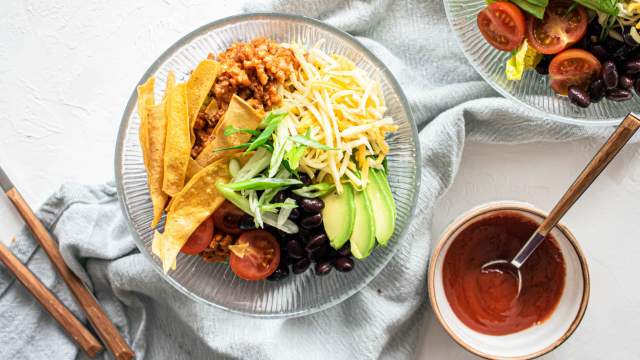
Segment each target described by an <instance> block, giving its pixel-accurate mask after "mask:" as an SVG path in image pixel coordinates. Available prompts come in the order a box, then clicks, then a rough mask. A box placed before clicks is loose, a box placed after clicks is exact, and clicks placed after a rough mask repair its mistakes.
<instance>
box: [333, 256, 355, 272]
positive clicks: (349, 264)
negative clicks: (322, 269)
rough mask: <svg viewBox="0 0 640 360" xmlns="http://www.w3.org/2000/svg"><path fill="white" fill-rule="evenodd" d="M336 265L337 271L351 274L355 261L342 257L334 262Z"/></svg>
mask: <svg viewBox="0 0 640 360" xmlns="http://www.w3.org/2000/svg"><path fill="white" fill-rule="evenodd" d="M334 265H335V267H336V270H338V271H342V272H349V271H351V270H353V260H351V259H350V258H348V257H344V256H341V257H339V258H336V259H335V261H334Z"/></svg>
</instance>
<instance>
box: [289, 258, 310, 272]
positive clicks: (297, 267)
mask: <svg viewBox="0 0 640 360" xmlns="http://www.w3.org/2000/svg"><path fill="white" fill-rule="evenodd" d="M310 265H311V261H309V259H300V260H298V261H296V262H295V263H294V264H293V273H294V274H296V275H297V274H302V273H303V272H305V271H307V269H308V268H309V266H310Z"/></svg>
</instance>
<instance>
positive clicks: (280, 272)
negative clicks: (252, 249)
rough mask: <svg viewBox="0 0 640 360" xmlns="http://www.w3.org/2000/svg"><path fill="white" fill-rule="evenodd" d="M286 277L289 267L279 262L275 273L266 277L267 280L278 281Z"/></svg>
mask: <svg viewBox="0 0 640 360" xmlns="http://www.w3.org/2000/svg"><path fill="white" fill-rule="evenodd" d="M287 276H289V267H288V266H287V265H286V264H284V263H282V262H281V263H280V265H278V268H277V269H276V271H274V272H273V274H271V275H269V277H267V280H270V281H279V280H282V279H284V278H286V277H287Z"/></svg>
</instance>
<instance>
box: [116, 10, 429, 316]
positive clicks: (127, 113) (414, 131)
mask: <svg viewBox="0 0 640 360" xmlns="http://www.w3.org/2000/svg"><path fill="white" fill-rule="evenodd" d="M257 18H258V19H259V18H270V19H278V20H285V21H286V20H296V21H301V22H304V23H307V24H308V25H310V26H315V27H318V28H321V29H323V30H326V31H327V32H330V33H332V34H333V35H335V36H336V37H338V38H340V39H342V40H344V41H345V42H346V43H348V44H349V45H351V46H353V47H354V48H356V49H357V50H359V51H361V52H362V53H363V54H364V55H366V56H367V57H368V59H369V60H370V61H371V62H372V63H374V64H375V65H376V66H377V67H378V70H379V71H381V72H382V73H383V75H384V76H386V77H387V78H388V80H389V83H390V85H391V87H392V88H393V91H394V92H395V93H396V95H397V97H398V99H399V100H400V103H401V104H402V108H403V109H404V111H405V112H406V115H407V119H408V121H409V126H410V127H411V136H412V138H413V140H414V144H415V149H414V151H415V160H416V167H415V194H414V197H413V199H412V202H411V207H410V211H409V220H408V222H407V224H406V226H405V227H404V228H403V229H402V230H401V231H400V232H399V233H398V242H401V241H404V239H405V235H406V232H407V231H408V229H409V227H410V225H411V222H412V221H411V219H413V218H414V216H415V212H416V205H417V201H418V193H419V191H420V182H421V173H422V169H421V166H420V164H421V154H420V140H419V136H418V128H417V126H416V122H415V119H414V117H413V112H412V110H411V106H410V105H409V102H408V100H407V98H406V95H405V94H404V91H403V90H402V87H401V86H400V84H399V83H398V80H397V79H396V77H395V76H394V75H393V73H392V72H391V70H389V68H388V67H387V66H386V65H385V64H384V63H383V62H382V61H381V60H380V59H379V58H378V57H377V56H376V55H374V54H373V52H371V51H370V50H369V49H368V48H366V47H365V46H364V45H363V44H362V43H361V42H360V41H359V40H358V39H356V38H355V37H353V36H351V35H350V34H348V33H346V32H344V31H342V30H340V29H338V28H336V27H334V26H331V25H329V24H326V23H324V22H321V21H319V20H316V19H313V18H310V17H307V16H303V15H294V14H284V13H277V12H255V13H245V14H238V15H233V16H228V17H224V18H222V19H218V20H215V21H212V22H209V23H207V24H205V25H202V26H200V27H198V28H196V29H195V30H193V31H191V32H190V33H188V34H187V35H185V36H183V37H181V38H180V39H178V40H177V41H176V42H174V43H173V44H172V45H171V46H169V48H167V50H165V51H164V52H163V53H162V54H161V55H160V56H159V57H158V58H157V59H156V60H155V61H154V62H153V63H152V64H151V66H150V67H149V68H148V69H147V70H146V71H145V73H144V74H143V75H142V77H141V78H140V80H139V81H138V84H136V86H135V87H134V89H133V91H132V93H131V96H130V97H129V101H128V102H127V105H126V107H125V110H124V113H123V115H122V118H121V120H120V128H119V129H118V135H117V140H116V151H115V158H114V170H115V178H116V186H117V191H118V202H119V203H120V208H121V210H122V213H123V214H124V215H125V216H124V217H125V218H126V220H127V226H128V227H129V230H130V232H131V233H132V235H133V238H134V241H135V243H136V247H137V248H138V250H139V251H140V253H142V255H143V256H144V257H145V259H146V260H148V261H149V263H151V265H152V268H153V269H154V270H155V271H156V272H157V273H158V274H160V276H161V277H162V278H163V279H164V280H165V281H167V282H168V283H169V284H171V285H172V286H173V287H175V288H176V289H178V290H179V291H180V292H182V293H183V294H185V295H187V296H188V297H189V298H191V299H193V300H195V301H197V302H199V303H202V304H206V305H209V306H213V307H216V308H219V309H222V310H226V311H229V312H232V313H236V314H241V315H245V316H249V317H256V318H271V319H274V318H293V317H299V316H303V315H309V314H313V313H316V312H319V311H322V310H325V309H328V308H330V307H333V306H335V305H337V304H340V303H341V302H343V301H344V300H346V299H348V298H350V297H351V296H353V295H354V294H356V293H358V292H359V291H360V290H362V289H363V288H364V287H365V286H367V285H368V284H369V283H370V282H371V281H372V280H373V279H374V278H375V277H376V276H378V274H379V273H380V272H381V271H382V270H383V269H384V268H386V266H387V265H388V264H389V261H391V259H392V258H393V257H394V256H395V254H396V252H397V251H398V249H399V245H398V246H395V247H394V248H393V249H392V250H391V256H389V257H388V258H387V259H385V260H384V261H383V263H382V266H380V267H378V268H377V269H375V271H372V272H371V273H369V274H368V275H367V276H366V277H364V278H363V281H362V283H361V284H360V285H359V286H357V287H354V288H352V289H350V290H349V291H347V292H345V293H343V294H341V295H339V296H337V297H336V299H335V300H333V301H330V302H326V303H324V304H320V305H318V306H315V307H310V308H308V309H304V310H299V311H296V312H291V313H268V314H263V313H251V312H246V311H240V310H236V309H232V308H229V307H226V306H223V305H220V304H217V303H214V302H211V301H208V300H206V299H204V298H202V297H200V296H198V295H196V294H194V293H192V292H191V291H189V290H188V289H186V288H185V287H184V286H182V285H181V284H180V283H179V282H178V281H176V280H174V279H173V278H172V277H170V276H168V275H167V274H165V273H164V272H163V270H162V268H161V267H160V266H159V265H158V264H157V263H156V262H155V261H153V259H152V257H151V254H150V253H149V252H148V251H147V249H146V247H145V245H144V242H143V241H142V239H141V238H140V235H139V234H138V232H137V230H136V228H135V226H134V224H133V223H132V217H131V214H130V213H129V209H128V207H127V202H126V201H125V197H124V196H123V194H124V183H123V177H122V173H123V169H122V162H121V161H120V160H121V159H122V157H123V146H124V138H125V136H126V132H127V128H128V127H129V121H130V119H131V113H132V112H133V109H134V108H135V106H136V102H137V98H138V96H137V91H136V88H137V86H138V85H141V84H143V83H144V81H145V80H146V79H147V78H148V77H149V76H151V75H152V74H154V73H155V72H156V71H157V70H158V68H159V67H160V65H161V64H163V63H164V62H165V61H166V60H167V59H168V58H170V57H171V56H172V55H173V54H174V53H175V52H176V50H177V49H179V48H180V47H182V46H183V45H184V44H185V43H187V42H190V41H192V40H193V39H195V38H197V37H199V36H201V35H203V34H205V33H206V32H207V31H209V30H210V29H211V28H216V27H222V26H225V25H227V24H231V23H234V22H238V21H248V20H254V19H257Z"/></svg>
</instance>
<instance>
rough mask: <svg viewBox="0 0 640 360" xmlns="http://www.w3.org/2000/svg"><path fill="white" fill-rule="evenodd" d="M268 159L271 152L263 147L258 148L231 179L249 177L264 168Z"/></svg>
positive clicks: (238, 179)
mask: <svg viewBox="0 0 640 360" xmlns="http://www.w3.org/2000/svg"><path fill="white" fill-rule="evenodd" d="M270 161H271V153H270V152H269V151H268V150H266V149H264V148H260V149H258V151H256V152H255V154H253V155H252V156H251V159H249V161H247V163H246V164H244V166H243V167H242V168H241V169H240V171H238V174H237V175H236V176H234V178H233V180H234V181H235V182H238V181H244V180H249V179H251V178H252V177H254V176H256V175H258V174H260V173H261V172H262V171H264V169H266V168H267V166H269V162H270Z"/></svg>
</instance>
